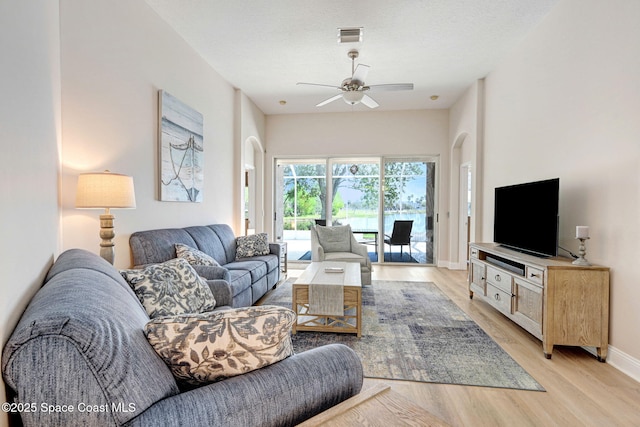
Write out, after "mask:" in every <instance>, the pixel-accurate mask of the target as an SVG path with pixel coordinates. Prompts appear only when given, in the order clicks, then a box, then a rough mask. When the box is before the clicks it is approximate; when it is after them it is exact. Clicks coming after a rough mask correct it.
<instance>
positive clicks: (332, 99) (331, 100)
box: [316, 93, 342, 107]
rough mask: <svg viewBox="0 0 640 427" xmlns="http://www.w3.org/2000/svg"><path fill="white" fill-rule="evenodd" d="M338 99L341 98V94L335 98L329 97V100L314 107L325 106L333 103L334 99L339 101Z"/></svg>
mask: <svg viewBox="0 0 640 427" xmlns="http://www.w3.org/2000/svg"><path fill="white" fill-rule="evenodd" d="M340 98H342V94H341V93H340V94H338V95H336V96H332V97H331V98H329V99H325V100H324V101H322V102H321V103H319V104H318V105H316V107H322V106H323V105H327V104H328V103H330V102H333V101H335V100H336V99H340Z"/></svg>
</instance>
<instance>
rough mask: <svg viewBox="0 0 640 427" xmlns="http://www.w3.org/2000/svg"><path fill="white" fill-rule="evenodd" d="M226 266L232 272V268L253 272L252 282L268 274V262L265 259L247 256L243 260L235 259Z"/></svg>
mask: <svg viewBox="0 0 640 427" xmlns="http://www.w3.org/2000/svg"><path fill="white" fill-rule="evenodd" d="M225 267H226V268H227V269H228V270H229V271H230V272H231V271H232V270H244V271H248V272H249V274H251V283H252V284H253V283H255V282H257V281H258V280H260V279H261V278H263V277H264V276H266V275H267V264H266V263H265V262H264V261H259V260H255V261H254V260H253V259H251V258H246V259H245V260H242V261H234V262H230V263H229V264H227V265H225Z"/></svg>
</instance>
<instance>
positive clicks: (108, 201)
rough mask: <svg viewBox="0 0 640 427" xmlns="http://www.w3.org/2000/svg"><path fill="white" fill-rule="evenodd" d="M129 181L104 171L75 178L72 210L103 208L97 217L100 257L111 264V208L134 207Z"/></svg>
mask: <svg viewBox="0 0 640 427" xmlns="http://www.w3.org/2000/svg"><path fill="white" fill-rule="evenodd" d="M135 207H136V196H135V193H134V189H133V178H132V177H130V176H127V175H120V174H117V173H111V172H109V171H108V170H107V171H104V172H92V173H83V174H80V175H79V176H78V190H77V192H76V208H86V209H104V210H105V211H104V214H102V215H100V238H101V239H102V242H101V243H100V256H101V257H102V258H104V259H106V260H107V261H109V262H110V263H111V264H113V260H114V257H115V250H114V243H113V238H114V237H115V232H114V230H113V220H114V218H115V217H114V216H113V215H111V212H110V209H112V208H135Z"/></svg>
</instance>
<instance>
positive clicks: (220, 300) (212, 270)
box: [193, 265, 233, 307]
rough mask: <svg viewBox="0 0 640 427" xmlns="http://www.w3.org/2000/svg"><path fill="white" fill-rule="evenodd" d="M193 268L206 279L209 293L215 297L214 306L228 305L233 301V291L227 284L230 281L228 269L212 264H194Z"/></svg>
mask: <svg viewBox="0 0 640 427" xmlns="http://www.w3.org/2000/svg"><path fill="white" fill-rule="evenodd" d="M193 268H194V270H196V273H198V275H200V276H201V277H203V278H204V279H205V280H206V281H207V284H208V285H209V289H211V293H213V297H214V298H215V299H216V307H220V306H222V305H229V306H230V305H231V303H232V301H233V291H232V290H231V285H230V284H229V282H230V281H231V275H230V274H229V270H227V269H226V268H224V267H217V266H212V265H194V266H193Z"/></svg>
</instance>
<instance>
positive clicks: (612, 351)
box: [607, 346, 640, 382]
mask: <svg viewBox="0 0 640 427" xmlns="http://www.w3.org/2000/svg"><path fill="white" fill-rule="evenodd" d="M607 363H608V364H610V365H611V366H613V367H614V368H616V369H617V370H619V371H621V372H623V373H625V374H627V375H629V376H630V377H631V378H633V379H634V380H636V381H638V382H640V360H638V359H635V358H633V357H631V356H629V355H628V354H626V353H624V352H622V351H620V350H618V349H617V348H615V347H613V346H609V351H608V355H607Z"/></svg>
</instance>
